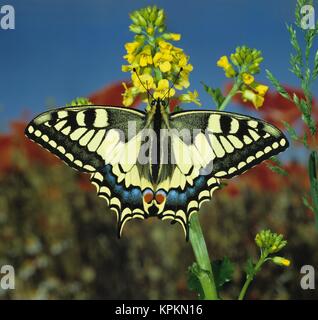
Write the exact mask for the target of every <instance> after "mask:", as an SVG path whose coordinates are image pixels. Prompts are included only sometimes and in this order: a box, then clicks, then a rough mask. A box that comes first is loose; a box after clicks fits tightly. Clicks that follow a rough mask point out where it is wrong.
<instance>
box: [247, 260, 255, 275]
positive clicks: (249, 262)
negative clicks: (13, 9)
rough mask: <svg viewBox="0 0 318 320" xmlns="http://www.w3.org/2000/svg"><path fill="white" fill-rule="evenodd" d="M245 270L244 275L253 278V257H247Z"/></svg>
mask: <svg viewBox="0 0 318 320" xmlns="http://www.w3.org/2000/svg"><path fill="white" fill-rule="evenodd" d="M245 272H246V277H247V278H251V279H253V278H254V276H255V263H254V262H253V259H252V258H251V257H249V258H248V259H247V262H246V266H245Z"/></svg>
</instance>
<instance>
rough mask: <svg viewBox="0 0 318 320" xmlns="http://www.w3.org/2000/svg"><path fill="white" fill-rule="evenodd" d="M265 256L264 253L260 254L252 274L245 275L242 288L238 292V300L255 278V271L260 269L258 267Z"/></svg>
mask: <svg viewBox="0 0 318 320" xmlns="http://www.w3.org/2000/svg"><path fill="white" fill-rule="evenodd" d="M265 259H266V257H265V256H264V255H261V257H260V259H259V260H258V262H257V264H256V266H255V268H254V275H247V277H246V280H245V283H244V285H243V287H242V290H241V292H240V294H239V297H238V300H243V299H244V297H245V294H246V291H247V289H248V287H249V286H250V284H251V282H252V281H253V279H254V278H255V276H256V274H257V272H258V271H259V270H260V268H261V267H262V265H263V263H264V262H265Z"/></svg>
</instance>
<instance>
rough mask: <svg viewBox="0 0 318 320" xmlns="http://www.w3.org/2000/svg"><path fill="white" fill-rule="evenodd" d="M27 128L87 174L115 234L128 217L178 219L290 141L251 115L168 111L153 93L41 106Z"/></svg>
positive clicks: (181, 220)
mask: <svg viewBox="0 0 318 320" xmlns="http://www.w3.org/2000/svg"><path fill="white" fill-rule="evenodd" d="M25 133H26V135H27V136H28V137H29V138H30V139H31V140H34V141H35V142H37V143H38V144H40V145H42V146H43V147H44V148H46V149H48V150H49V151H50V152H52V153H54V154H55V155H57V156H58V157H59V158H61V159H62V160H64V161H65V162H66V163H67V164H68V165H69V166H71V167H73V168H74V169H77V170H79V171H81V172H86V173H89V174H91V181H92V183H93V184H95V185H96V187H97V192H98V195H99V196H100V197H103V198H105V199H106V201H107V203H108V205H109V207H110V208H111V209H112V210H114V211H115V212H116V214H117V218H118V234H119V235H120V234H121V231H122V229H123V226H124V224H125V223H126V221H128V220H130V219H132V218H141V219H144V218H148V217H149V216H156V217H158V218H160V219H163V220H164V219H172V221H173V222H179V223H181V225H182V227H183V229H184V231H185V234H186V236H187V237H188V234H189V220H190V218H191V215H192V214H193V213H194V212H196V211H198V210H199V209H200V206H201V205H202V203H203V202H204V201H207V200H210V199H211V197H212V193H213V192H214V190H216V189H218V188H219V186H220V179H228V178H231V177H233V176H236V175H239V174H241V173H243V172H244V171H246V170H247V169H249V168H251V167H253V166H255V165H256V164H258V163H260V162H261V161H263V160H266V159H268V158H269V157H271V156H273V155H276V154H278V153H279V152H281V151H283V150H285V149H286V148H287V147H288V141H287V139H286V138H285V136H284V135H283V133H282V132H281V131H280V130H279V129H277V128H275V127H274V126H272V125H270V124H268V123H266V122H264V121H262V120H259V119H255V118H252V117H247V116H243V115H239V114H234V113H227V112H218V111H204V110H201V111H182V112H177V113H171V114H170V113H168V111H167V106H166V104H165V102H164V101H163V100H161V99H157V100H154V101H153V102H152V103H151V105H150V108H149V110H148V111H147V112H142V111H138V110H134V109H130V108H124V107H113V106H79V107H66V108H60V109H55V110H51V111H48V112H45V113H43V114H41V115H39V116H38V117H36V118H35V119H33V120H32V121H31V122H30V124H29V125H28V126H27V128H26V131H25Z"/></svg>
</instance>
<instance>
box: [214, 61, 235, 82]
mask: <svg viewBox="0 0 318 320" xmlns="http://www.w3.org/2000/svg"><path fill="white" fill-rule="evenodd" d="M216 65H217V66H218V67H220V68H223V70H224V71H225V76H226V77H227V78H233V77H235V75H236V71H235V70H234V68H233V66H232V65H231V64H230V63H229V60H228V58H227V56H222V57H221V58H220V59H219V60H218V61H217V63H216Z"/></svg>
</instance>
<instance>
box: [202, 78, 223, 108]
mask: <svg viewBox="0 0 318 320" xmlns="http://www.w3.org/2000/svg"><path fill="white" fill-rule="evenodd" d="M201 83H202V85H203V88H204V90H205V91H206V92H207V93H208V94H209V95H210V96H211V97H212V99H213V101H214V102H215V105H216V108H217V110H219V109H220V106H221V105H222V103H223V101H224V99H225V97H224V96H223V94H222V91H221V89H220V88H216V89H213V88H212V87H209V86H208V85H206V84H205V83H204V82H202V81H201Z"/></svg>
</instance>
